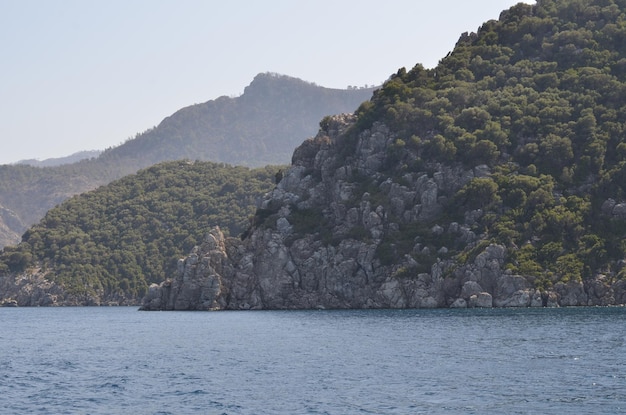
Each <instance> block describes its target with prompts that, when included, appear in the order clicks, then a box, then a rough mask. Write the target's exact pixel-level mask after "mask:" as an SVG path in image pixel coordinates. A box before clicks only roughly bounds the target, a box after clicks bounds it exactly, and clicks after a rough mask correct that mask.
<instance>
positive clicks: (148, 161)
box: [0, 74, 372, 247]
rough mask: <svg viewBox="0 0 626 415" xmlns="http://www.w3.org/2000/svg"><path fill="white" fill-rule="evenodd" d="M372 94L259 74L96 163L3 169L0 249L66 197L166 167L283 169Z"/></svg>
mask: <svg viewBox="0 0 626 415" xmlns="http://www.w3.org/2000/svg"><path fill="white" fill-rule="evenodd" d="M371 94H372V89H360V90H359V89H350V90H340V89H329V88H323V87H320V86H317V85H314V84H311V83H308V82H304V81H302V80H299V79H296V78H291V77H288V76H281V75H276V74H259V75H258V76H256V77H255V78H254V80H253V81H252V83H251V84H250V85H249V86H248V87H247V88H246V89H245V91H244V94H243V95H241V96H239V97H236V98H228V97H221V98H218V99H216V100H211V101H208V102H206V103H203V104H196V105H192V106H190V107H187V108H183V109H181V110H180V111H177V112H176V113H175V114H173V115H172V116H170V117H168V118H166V119H165V120H163V121H162V122H161V124H159V126H158V127H155V128H153V129H151V130H148V131H146V132H145V133H143V134H138V135H137V136H136V137H135V138H133V139H130V140H128V141H126V142H125V143H124V144H122V145H120V146H118V147H115V148H111V149H108V150H106V151H105V152H104V153H102V154H101V155H100V156H99V157H98V158H95V159H88V160H82V161H80V162H77V163H72V164H66V165H62V166H58V167H47V168H35V167H32V166H27V165H5V166H0V205H1V206H4V207H5V208H6V209H8V210H10V211H12V212H14V213H15V214H16V215H17V217H18V220H17V221H12V222H11V223H5V222H2V217H1V216H0V247H2V246H6V245H9V244H16V243H18V242H19V239H20V236H21V235H22V233H24V232H25V231H26V229H27V227H28V226H30V225H32V224H34V223H36V222H37V221H39V220H40V219H41V218H42V217H43V215H44V214H45V213H46V212H47V211H48V210H49V209H50V208H52V207H54V206H55V205H57V204H59V203H60V202H62V201H63V200H65V199H67V198H68V197H70V196H72V195H75V194H78V193H82V192H85V191H88V190H92V189H95V188H96V187H98V186H100V185H103V184H106V183H109V182H110V181H112V180H114V179H117V178H120V177H122V176H125V175H127V174H131V173H134V172H136V171H137V170H139V169H141V168H145V167H148V166H151V165H153V164H156V163H159V162H161V161H167V160H181V159H190V160H204V161H214V162H225V163H230V164H236V165H246V166H263V165H266V164H286V163H288V162H289V157H290V156H291V153H292V151H293V149H294V148H295V147H296V146H297V145H298V144H299V143H300V142H302V140H303V139H305V138H307V137H311V136H313V135H314V134H315V133H316V131H317V128H318V124H319V120H320V119H321V118H322V117H323V116H325V115H330V114H338V113H342V112H352V111H354V110H355V109H356V108H357V107H358V105H359V104H360V103H361V102H363V101H365V100H367V99H369V97H370V96H371Z"/></svg>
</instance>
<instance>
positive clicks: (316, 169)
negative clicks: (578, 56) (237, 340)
mask: <svg viewBox="0 0 626 415" xmlns="http://www.w3.org/2000/svg"><path fill="white" fill-rule="evenodd" d="M354 122H355V118H354V117H353V116H351V115H341V116H335V117H332V118H327V119H325V120H324V121H323V122H322V129H321V130H320V132H319V134H318V135H317V136H316V137H315V138H313V139H309V140H307V141H305V142H304V143H303V144H302V145H301V146H300V147H299V148H298V149H296V150H295V152H294V156H293V160H292V166H291V168H290V169H288V170H287V171H286V172H285V174H284V177H283V178H282V180H281V181H280V182H279V183H278V184H277V186H276V188H275V189H274V190H273V191H271V192H270V193H268V194H267V195H266V197H265V199H264V200H263V202H262V204H261V206H260V207H259V209H258V210H257V213H256V215H255V217H254V219H253V221H252V224H251V228H250V229H249V231H248V232H246V234H245V235H244V236H243V237H242V239H239V238H225V237H224V235H223V234H222V232H221V231H220V230H219V228H217V227H216V228H214V229H213V230H212V231H211V232H210V233H209V234H208V235H207V236H206V239H205V240H204V242H203V243H202V244H201V245H200V246H198V247H196V248H195V249H194V251H193V252H192V253H191V254H190V255H189V256H188V257H187V258H185V259H181V260H180V261H179V266H178V272H177V274H176V275H174V276H172V277H171V278H169V279H167V280H166V281H165V282H163V283H161V284H159V285H157V284H153V285H152V286H151V287H150V290H149V293H148V295H147V296H146V298H145V300H144V303H143V306H142V309H143V310H222V309H231V310H242V309H311V308H437V307H455V308H465V307H558V306H590V305H615V304H624V303H626V284H624V281H617V280H615V279H612V278H610V277H608V276H606V275H602V274H598V275H596V276H595V277H594V278H592V279H587V280H584V281H568V282H563V281H561V282H558V283H556V284H554V285H553V286H551V287H540V286H538V284H537V283H536V278H535V277H533V276H530V275H518V274H515V273H513V272H512V271H511V270H510V269H507V268H506V266H505V264H506V261H505V258H506V255H507V249H506V247H504V246H503V245H500V244H494V243H489V242H488V239H487V238H486V236H485V235H480V234H476V233H475V227H473V224H474V223H475V221H476V219H477V218H478V217H480V216H481V215H482V214H483V213H482V212H481V211H480V209H473V210H472V209H468V210H467V211H466V212H465V213H464V220H463V221H462V222H457V221H449V220H446V216H445V215H444V213H445V211H446V207H447V206H448V204H449V203H450V201H451V200H452V198H453V196H454V195H455V193H457V192H458V191H459V189H461V188H462V187H463V186H464V185H465V184H467V183H468V182H469V181H470V180H472V179H475V178H481V177H487V176H489V175H490V174H491V172H490V169H489V167H487V166H486V165H480V166H477V167H474V168H472V169H465V168H463V167H462V166H459V165H443V164H430V165H428V166H426V167H425V169H424V171H420V172H412V173H406V174H403V175H400V176H399V175H397V174H395V173H393V174H392V173H390V172H392V171H395V170H394V169H393V166H391V167H390V164H391V163H393V162H394V160H395V159H394V154H392V153H391V152H390V151H389V149H390V148H393V146H394V143H397V141H396V138H397V137H396V136H395V135H394V133H393V132H391V131H390V130H389V129H388V128H387V127H386V126H385V125H384V124H382V123H374V125H373V126H372V128H370V129H368V130H365V131H363V132H361V133H359V134H358V136H356V137H354V136H351V130H350V127H351V126H352V125H353V124H354ZM345 140H352V141H353V142H352V144H351V147H350V148H351V149H352V152H350V153H346V151H345V149H346V143H345ZM339 143H341V145H339ZM416 229H417V230H416ZM409 230H413V231H411V232H410V231H409ZM407 235H408V236H410V238H408V239H407ZM459 246H461V247H463V249H461V250H460V253H457V254H455V255H452V254H451V252H452V251H453V247H457V250H456V251H455V252H459V249H458V247H459Z"/></svg>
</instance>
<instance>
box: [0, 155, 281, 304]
mask: <svg viewBox="0 0 626 415" xmlns="http://www.w3.org/2000/svg"><path fill="white" fill-rule="evenodd" d="M278 168H279V167H266V168H261V169H255V170H250V169H248V168H245V167H233V166H229V165H222V164H215V163H210V162H195V163H194V162H188V161H180V162H167V163H162V164H158V165H156V166H153V167H150V168H148V169H146V170H142V171H140V172H139V173H138V174H136V175H132V176H127V177H125V178H123V179H120V180H118V181H115V182H113V183H111V184H109V185H107V186H103V187H101V188H99V189H97V190H95V191H92V192H88V193H85V194H82V195H79V196H75V197H73V198H71V199H69V200H67V201H66V202H64V203H63V204H61V205H60V206H58V207H56V208H54V209H52V210H50V211H49V212H48V213H47V214H46V216H45V217H44V218H43V220H42V221H41V222H40V223H39V224H37V225H35V226H33V227H32V228H30V229H29V230H28V231H27V232H26V233H25V234H24V236H23V242H22V243H21V244H20V245H18V246H17V247H7V248H5V249H4V251H3V252H2V255H1V257H0V259H1V262H0V269H2V268H4V270H5V271H6V270H11V271H20V270H23V269H24V268H27V267H30V266H41V267H44V268H46V269H50V270H52V271H53V273H52V274H51V275H53V279H54V280H55V281H57V282H59V283H62V284H64V285H65V287H66V288H67V289H68V290H69V292H71V293H74V294H95V293H98V294H103V296H104V298H112V297H114V296H116V295H119V296H122V297H127V298H141V296H142V295H143V294H144V292H145V290H146V289H147V287H148V285H149V284H150V283H152V282H160V281H162V280H164V279H165V278H166V277H167V276H168V275H172V274H173V273H174V272H175V269H176V262H177V260H178V258H181V257H183V256H184V255H186V254H187V253H188V252H189V251H190V250H191V249H192V248H193V246H194V245H196V244H198V243H200V242H201V241H202V238H203V237H204V235H205V234H206V232H207V231H208V230H209V229H210V228H211V227H213V226H215V225H219V226H220V227H221V228H222V230H223V231H224V233H225V234H227V235H228V234H230V235H238V234H240V233H241V232H242V231H243V230H244V229H246V228H247V227H248V226H249V225H250V223H249V218H250V217H251V216H252V215H253V213H254V208H255V204H256V200H257V199H258V198H259V197H261V196H262V195H263V194H264V193H266V192H267V191H269V190H271V189H272V187H273V186H274V173H275V172H276V171H277V170H278Z"/></svg>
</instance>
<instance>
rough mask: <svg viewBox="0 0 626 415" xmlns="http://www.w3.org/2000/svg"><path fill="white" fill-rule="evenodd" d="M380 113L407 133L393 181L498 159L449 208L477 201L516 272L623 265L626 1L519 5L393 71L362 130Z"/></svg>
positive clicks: (482, 225)
mask: <svg viewBox="0 0 626 415" xmlns="http://www.w3.org/2000/svg"><path fill="white" fill-rule="evenodd" d="M379 121H382V122H384V123H386V124H387V125H388V126H390V127H391V128H392V129H393V130H394V131H396V132H397V134H398V138H397V140H396V143H395V145H394V148H390V149H389V151H390V155H391V156H392V157H391V158H392V159H393V162H392V163H389V165H390V168H391V169H392V170H393V173H394V174H396V175H397V176H398V177H400V176H401V175H402V174H404V173H406V172H410V171H418V170H421V169H424V168H425V166H426V167H427V165H428V164H429V163H430V164H432V163H449V164H450V163H451V164H459V165H464V166H466V167H471V166H477V165H481V164H485V165H487V166H489V167H490V168H491V170H492V172H493V174H491V176H490V177H487V178H479V179H475V180H473V181H472V182H470V183H469V184H468V185H467V186H466V187H465V188H463V189H462V190H461V191H459V192H458V194H457V195H456V196H455V198H454V200H453V201H452V203H450V205H449V212H448V214H449V215H450V217H451V218H455V217H456V218H459V216H458V215H459V214H463V212H465V211H467V210H468V209H474V210H480V212H481V215H480V219H479V220H478V221H477V223H476V224H475V228H476V230H477V231H479V232H480V233H481V234H482V235H484V237H485V238H486V240H488V241H491V242H497V243H502V244H505V245H506V246H507V247H509V250H508V253H509V255H508V261H509V265H508V266H509V267H510V269H512V270H513V271H515V272H518V273H521V274H523V275H531V276H535V277H536V278H537V280H536V283H537V284H538V285H541V284H546V285H550V284H552V283H554V282H555V281H557V280H565V281H567V280H569V279H575V280H580V279H582V278H589V277H591V276H592V275H594V274H595V273H598V272H602V271H609V270H616V269H617V268H618V267H621V262H620V261H621V260H622V259H623V258H624V257H625V255H626V243H625V242H624V237H625V236H626V224H625V222H624V220H623V218H621V217H616V216H615V215H611V214H610V211H609V210H608V209H609V207H610V206H612V205H619V203H620V202H622V201H624V199H625V198H626V142H625V140H624V138H625V131H626V1H620V0H539V1H538V2H537V4H536V5H528V4H522V3H520V4H518V5H516V6H514V7H512V8H511V9H509V10H506V11H504V12H503V13H502V14H501V16H500V19H499V20H497V21H496V20H492V21H489V22H486V23H485V24H484V25H483V26H482V27H481V28H480V29H479V31H478V32H477V33H471V34H467V33H466V34H463V35H462V36H461V38H460V40H459V41H458V43H457V45H456V47H455V48H454V50H453V51H452V52H451V53H450V54H448V56H446V57H445V58H444V59H442V60H441V62H440V64H439V65H438V66H437V67H436V68H434V69H432V70H426V69H424V68H423V67H422V66H421V65H416V66H415V67H414V68H413V69H411V70H410V71H406V70H405V69H404V68H402V69H400V70H398V72H397V73H396V74H394V75H393V76H392V77H391V78H390V79H389V80H388V81H387V82H386V83H385V85H384V86H383V88H381V89H380V90H379V91H377V92H376V93H375V94H374V97H373V99H372V100H371V101H370V102H366V103H364V104H363V105H362V106H361V107H360V109H359V110H358V128H359V129H360V130H363V129H367V128H369V127H370V126H371V125H372V123H373V122H379ZM353 142H354V141H350V140H347V141H346V142H345V145H348V146H349V145H352V144H351V143H353ZM344 153H345V154H346V155H347V156H348V157H349V154H350V150H349V149H348V150H344ZM394 157H395V159H394ZM603 208H604V213H603ZM607 212H608V213H609V214H606V213H607ZM459 219H462V218H459Z"/></svg>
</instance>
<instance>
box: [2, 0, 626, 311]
mask: <svg viewBox="0 0 626 415" xmlns="http://www.w3.org/2000/svg"><path fill="white" fill-rule="evenodd" d="M624 41H626V0H539V1H538V2H537V4H536V5H527V4H518V5H517V6H514V7H512V8H511V9H509V10H506V11H504V12H503V13H502V14H501V16H500V19H499V20H497V21H496V20H493V21H489V22H486V23H485V24H484V25H483V26H482V27H481V28H480V29H479V30H478V32H477V33H472V34H464V35H462V36H461V38H460V40H459V42H458V43H457V45H456V47H455V49H454V50H453V51H452V52H451V53H450V54H449V55H448V56H446V57H444V58H443V59H442V60H441V62H440V64H439V65H438V66H437V67H436V68H434V69H429V70H427V69H424V68H423V67H422V66H421V65H419V64H418V65H416V66H415V67H414V68H412V69H411V70H408V71H407V70H405V69H400V70H398V71H397V73H395V74H394V75H392V76H391V77H390V79H389V80H388V81H387V82H386V83H385V84H384V85H383V87H382V88H381V89H379V90H378V91H376V92H375V93H374V95H373V98H372V100H371V101H368V102H365V103H363V104H362V105H361V106H360V107H359V109H358V110H357V111H356V114H355V116H343V117H326V118H324V119H322V120H321V122H320V126H321V129H320V131H319V133H318V135H317V136H316V137H315V138H314V139H311V140H307V141H305V142H304V143H302V145H300V146H299V147H298V148H297V149H296V151H295V152H294V155H293V159H292V160H293V163H292V166H291V167H290V168H289V169H288V170H286V171H285V174H284V179H283V180H282V181H281V182H280V183H279V184H278V185H277V187H276V189H274V191H273V192H271V193H269V194H267V196H266V197H265V199H264V200H263V202H262V204H261V207H260V208H259V209H258V210H257V211H256V214H255V217H254V220H253V222H252V224H253V227H252V228H251V229H250V230H249V231H248V232H246V233H245V235H244V239H243V240H240V239H239V238H237V239H234V238H233V239H228V238H226V239H225V238H223V236H221V235H220V232H218V231H213V232H212V233H211V237H210V241H207V242H206V243H205V244H203V245H202V247H201V248H200V249H199V251H197V252H194V253H193V254H192V255H191V256H190V257H188V258H187V260H186V262H185V263H184V264H183V265H184V266H182V268H181V269H180V270H177V272H176V273H174V274H173V277H172V278H173V279H172V280H168V281H167V282H166V283H164V284H162V285H161V287H159V288H158V289H156V288H155V289H154V290H151V291H150V292H151V297H150V298H149V299H148V300H149V301H148V308H151V309H166V307H170V306H171V307H175V305H176V304H183V305H182V306H181V307H183V306H184V307H187V308H186V309H191V308H193V307H196V308H194V309H209V308H211V309H215V308H311V307H334V308H337V307H447V306H455V307H462V306H477V305H478V306H489V307H490V306H492V305H494V306H503V307H504V306H516V307H522V306H529V305H533V306H546V305H547V306H559V305H561V306H562V305H608V304H624V303H626V268H624V264H625V259H626V244H625V243H624V240H625V238H626V184H625V183H626V143H625V137H626V98H625V97H626V46H625V45H626V43H625V42H624ZM86 214H87V213H86ZM90 214H91V213H90ZM183 217H186V216H183ZM51 225H53V223H52V224H51ZM42 226H44V228H46V229H48V228H50V226H48V225H47V224H46V223H45V221H44V222H42ZM198 229H201V230H203V231H204V230H205V229H206V228H201V227H198ZM46 232H47V231H46ZM60 235H65V233H64V232H61V233H60ZM190 235H197V233H190ZM27 236H28V238H26V240H27V241H30V240H31V236H30V235H29V234H27ZM183 236H184V235H183V234H181V235H180V237H181V238H183ZM195 238H196V239H197V237H195ZM33 241H36V239H33ZM28 243H29V244H30V242H28ZM38 243H39V244H40V245H37V244H38ZM185 244H186V242H185V243H181V246H182V245H185ZM82 245H83V244H77V245H76V246H82ZM31 246H41V248H44V249H45V247H46V246H48V245H47V244H41V243H40V242H38V241H36V242H34V244H31ZM29 250H30V248H29V247H28V246H26V247H25V248H18V249H17V251H16V252H14V253H15V254H16V255H17V256H15V257H12V256H11V255H12V253H11V252H8V253H5V260H8V261H12V260H13V259H15V260H17V262H16V261H13V262H5V263H6V264H7V266H9V267H13V269H16V270H17V269H21V268H24V267H25V266H26V268H28V267H27V265H29V264H35V262H33V259H34V258H28V257H24V256H22V257H20V256H19V254H21V253H24V254H25V253H26V252H29ZM39 250H40V249H34V250H33V251H31V252H33V253H34V254H36V253H37V252H39ZM57 252H60V251H59V250H57V249H56V248H55V249H51V250H50V251H49V253H48V254H47V255H48V256H52V257H53V256H54V255H56V254H55V253H57ZM7 255H8V256H7ZM74 257H76V258H77V260H82V261H90V259H89V258H90V257H89V256H84V257H81V256H79V255H75V256H74ZM80 258H82V259H80ZM199 259H202V260H203V261H205V262H203V263H202V266H196V265H197V263H198V262H197V261H198V260H199ZM20 261H23V262H20ZM44 263H45V261H44ZM178 271H181V273H178ZM55 272H56V271H55ZM119 272H122V271H119ZM55 275H57V274H55V273H50V275H49V278H56V277H55ZM85 275H87V274H84V273H82V272H79V273H77V274H76V275H75V278H76V280H78V281H79V280H80V278H81V276H85ZM120 275H125V274H123V273H121V274H111V276H107V277H105V278H104V279H100V280H99V281H111V282H107V283H102V282H95V281H92V282H90V284H91V285H87V286H84V285H80V284H79V285H72V286H71V289H73V290H76V292H77V293H79V294H80V293H93V292H94V291H93V290H94V289H96V290H97V289H100V288H99V287H116V288H115V289H118V288H117V287H119V286H116V285H115V284H116V283H115V282H114V281H117V280H116V278H119V277H120ZM159 275H165V276H170V277H171V276H172V275H170V274H159ZM85 278H86V277H85ZM122 278H123V277H122ZM146 278H147V279H146V281H156V280H157V279H156V278H154V279H152V278H149V277H146ZM98 284H100V285H98ZM142 284H144V283H143V282H141V284H139V285H135V286H134V287H136V288H139V287H145V285H142ZM169 284H174V285H176V287H177V289H178V291H177V294H176V295H178V293H180V295H181V296H182V295H186V294H189V293H192V292H194V290H196V291H198V290H200V291H201V292H202V295H197V296H196V297H201V298H202V302H201V303H200V304H195V305H194V304H192V303H191V302H190V301H188V300H189V299H190V298H192V297H193V296H192V295H191V294H189V296H188V298H186V299H184V301H178V300H177V299H176V298H174V297H172V295H173V294H172V292H171V291H168V290H170V288H171V285H169ZM105 289H109V288H105ZM90 290H91V291H90ZM133 293H139V291H138V290H137V291H134V292H133ZM171 294H172V295H171ZM90 295H92V294H90ZM180 298H181V297H178V299H180ZM194 298H195V297H194Z"/></svg>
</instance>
